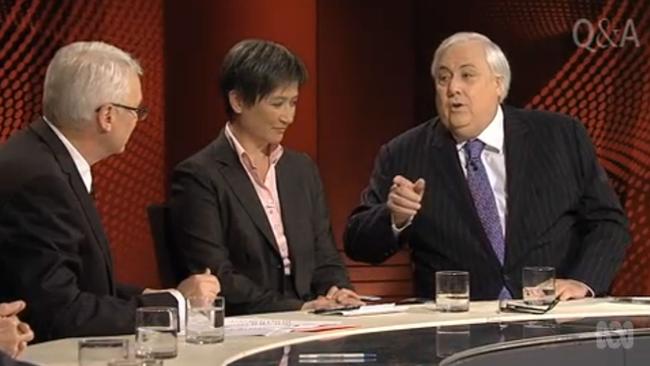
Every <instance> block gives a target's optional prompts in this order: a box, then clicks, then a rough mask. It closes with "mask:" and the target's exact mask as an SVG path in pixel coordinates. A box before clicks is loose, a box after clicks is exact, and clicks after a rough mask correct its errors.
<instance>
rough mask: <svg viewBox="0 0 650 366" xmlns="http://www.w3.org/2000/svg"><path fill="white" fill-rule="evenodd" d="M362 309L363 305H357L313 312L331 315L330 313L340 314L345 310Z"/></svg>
mask: <svg viewBox="0 0 650 366" xmlns="http://www.w3.org/2000/svg"><path fill="white" fill-rule="evenodd" d="M360 307H361V305H355V306H339V307H336V308H329V309H328V308H323V309H316V310H314V311H312V313H314V314H330V313H338V312H341V311H345V310H357V309H359V308H360Z"/></svg>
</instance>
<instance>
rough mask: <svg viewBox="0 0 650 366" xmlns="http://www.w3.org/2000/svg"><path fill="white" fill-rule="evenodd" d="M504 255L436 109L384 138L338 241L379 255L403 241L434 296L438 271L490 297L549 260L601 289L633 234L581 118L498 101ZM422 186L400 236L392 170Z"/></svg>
mask: <svg viewBox="0 0 650 366" xmlns="http://www.w3.org/2000/svg"><path fill="white" fill-rule="evenodd" d="M503 110H504V128H505V154H506V172H507V182H506V190H507V208H508V210H507V218H506V256H505V263H504V266H503V268H502V266H501V265H500V263H499V261H498V259H497V257H496V255H495V254H494V252H493V250H492V248H491V246H490V243H489V241H488V239H487V237H486V235H485V233H484V231H483V228H482V226H481V223H480V221H479V218H478V215H477V213H476V210H475V208H474V204H473V200H472V197H471V194H470V192H469V188H468V186H467V182H466V179H465V176H464V174H463V172H462V168H461V166H460V162H459V159H458V153H457V150H456V143H455V141H454V139H453V138H452V136H451V134H450V133H449V131H448V130H447V129H446V128H445V127H444V126H443V125H442V123H441V122H440V121H439V120H438V119H434V120H431V121H428V122H426V123H423V124H421V125H419V126H417V127H415V128H413V129H411V130H409V131H407V132H405V133H404V134H402V135H400V136H398V137H396V138H395V139H393V140H391V141H390V142H388V143H387V144H385V145H384V146H382V148H381V150H380V152H379V156H378V157H377V160H376V164H375V168H374V171H373V173H372V177H371V179H370V185H369V186H368V187H367V189H366V190H365V191H364V193H363V195H362V200H361V205H360V206H359V207H357V208H356V209H355V210H354V211H353V212H352V214H351V216H350V217H349V220H348V225H347V228H346V231H345V235H344V240H345V251H346V253H347V255H348V256H350V257H351V258H353V259H356V260H361V261H366V262H371V263H380V262H382V261H384V260H385V259H387V258H388V257H390V256H392V255H393V254H394V253H395V252H396V251H397V250H398V249H399V248H400V246H401V244H403V243H407V242H408V244H409V246H410V248H411V251H412V261H413V263H414V268H415V269H414V271H415V273H414V277H415V278H414V279H415V287H416V293H417V295H419V296H424V297H432V296H433V294H434V293H435V292H434V287H433V286H434V284H433V282H434V281H433V277H434V273H435V271H438V270H445V269H458V270H468V271H469V272H470V292H471V293H470V296H471V298H472V299H476V300H479V299H495V298H497V297H498V294H499V292H500V289H501V287H502V286H503V285H505V286H507V287H508V289H509V290H510V291H511V292H512V293H513V294H514V296H516V297H521V270H522V268H523V267H524V266H533V265H548V266H553V267H555V268H556V275H557V277H558V278H571V279H575V280H579V281H582V282H584V283H586V284H587V285H589V286H591V288H592V289H593V290H594V291H595V292H596V294H603V293H605V292H606V291H607V290H608V288H609V286H610V284H611V282H612V280H613V277H614V275H615V273H616V271H617V269H618V268H619V266H620V264H621V262H622V260H623V256H624V252H625V248H626V246H627V245H628V244H629V242H630V235H629V232H628V228H627V220H626V218H625V214H624V213H623V210H622V209H621V206H620V204H619V202H618V199H617V197H616V195H615V194H614V192H613V190H612V189H611V187H610V185H609V184H608V180H607V176H606V174H605V172H604V170H603V169H602V167H601V166H600V165H599V163H598V161H597V158H596V154H595V151H594V148H593V146H592V144H591V142H590V140H589V137H588V135H587V133H586V131H585V129H584V127H583V126H582V124H581V123H580V122H578V121H576V120H572V119H570V118H568V117H566V116H564V115H560V114H555V113H548V112H541V111H528V110H521V109H515V108H511V107H504V108H503ZM398 174H401V175H403V176H405V177H406V178H408V179H411V180H415V179H417V178H419V177H423V178H424V179H425V180H426V188H425V193H424V197H423V199H422V208H421V210H420V212H419V213H418V214H417V215H416V216H415V218H414V220H413V223H412V225H411V226H410V227H409V228H407V229H406V230H405V231H404V232H402V234H401V235H400V236H399V238H395V236H394V235H393V233H392V230H391V224H390V213H389V210H388V207H387V206H386V200H387V197H388V192H389V189H390V186H391V184H392V179H393V177H394V176H395V175H398Z"/></svg>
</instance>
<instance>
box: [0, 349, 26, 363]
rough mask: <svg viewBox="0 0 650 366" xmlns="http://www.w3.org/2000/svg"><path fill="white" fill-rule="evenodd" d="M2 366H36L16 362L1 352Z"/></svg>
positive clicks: (0, 360) (0, 361)
mask: <svg viewBox="0 0 650 366" xmlns="http://www.w3.org/2000/svg"><path fill="white" fill-rule="evenodd" d="M0 366H34V364H32V363H28V362H25V361H19V360H16V359H14V358H11V357H9V356H8V355H7V354H5V353H3V352H2V351H0Z"/></svg>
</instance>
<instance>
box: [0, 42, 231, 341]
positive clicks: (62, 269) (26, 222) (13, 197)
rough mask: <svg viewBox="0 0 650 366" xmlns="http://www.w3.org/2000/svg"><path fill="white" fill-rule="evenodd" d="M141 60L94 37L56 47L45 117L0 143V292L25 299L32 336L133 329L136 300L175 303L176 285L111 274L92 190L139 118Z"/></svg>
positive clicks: (190, 291) (209, 288)
mask: <svg viewBox="0 0 650 366" xmlns="http://www.w3.org/2000/svg"><path fill="white" fill-rule="evenodd" d="M141 74H142V69H141V68H140V66H139V64H138V63H137V61H135V60H134V59H133V58H131V56H129V55H128V54H127V53H125V52H124V51H122V50H120V49H118V48H116V47H114V46H111V45H108V44H105V43H102V42H77V43H72V44H70V45H67V46H65V47H63V48H61V49H60V50H59V51H58V52H57V53H56V55H55V56H54V58H53V59H52V61H51V62H50V65H49V66H48V69H47V73H46V76H45V84H44V90H43V117H42V118H39V119H38V120H36V121H35V122H33V123H32V124H30V125H29V126H28V127H26V128H25V129H23V130H22V131H20V132H17V133H15V134H14V135H13V136H12V137H11V138H10V139H9V140H8V141H7V143H6V144H5V145H4V146H2V147H0V171H1V172H2V174H1V175H0V283H2V285H0V301H11V300H13V299H23V300H25V301H26V302H27V303H28V305H29V306H28V307H27V309H26V311H25V312H24V314H21V316H22V317H23V318H24V320H25V321H27V322H29V324H30V325H31V327H32V328H33V329H34V332H35V334H36V339H37V340H38V341H44V340H51V339H56V338H63V337H72V336H99V335H111V334H124V333H132V332H133V330H134V318H135V309H136V308H137V307H139V306H146V305H176V304H178V303H179V301H182V296H181V295H180V294H179V293H178V291H175V290H168V291H165V292H153V291H151V290H145V289H143V288H139V287H135V286H127V285H123V284H120V283H117V282H116V281H115V279H114V276H113V263H112V257H111V253H110V246H109V243H108V239H107V237H106V234H105V232H104V229H103V228H102V224H101V221H100V218H99V214H98V212H97V209H96V207H95V203H94V201H93V200H92V198H91V196H90V194H89V193H90V192H91V186H92V179H93V177H92V173H91V170H90V167H91V166H92V165H93V164H95V163H97V162H99V161H100V160H103V159H105V158H107V157H109V156H111V155H113V154H118V153H121V152H122V151H124V148H125V146H126V143H127V141H128V140H129V137H130V136H131V133H132V132H133V130H134V129H135V126H136V124H137V122H138V121H139V120H142V119H144V118H145V117H146V114H147V111H146V109H145V108H143V107H140V105H141V102H142V91H141V86H140V75H141ZM178 290H179V291H180V293H182V294H183V295H185V296H188V295H191V296H195V295H199V296H216V294H217V293H218V292H219V283H218V281H217V279H216V278H215V277H214V276H212V275H210V274H209V272H207V273H205V274H198V275H192V276H190V277H188V279H186V280H185V281H183V282H181V283H180V285H179V286H178Z"/></svg>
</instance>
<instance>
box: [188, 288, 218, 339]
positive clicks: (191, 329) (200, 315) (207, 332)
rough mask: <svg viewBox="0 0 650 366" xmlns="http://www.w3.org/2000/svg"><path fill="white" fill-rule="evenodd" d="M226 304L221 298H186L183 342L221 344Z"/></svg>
mask: <svg viewBox="0 0 650 366" xmlns="http://www.w3.org/2000/svg"><path fill="white" fill-rule="evenodd" d="M225 310H226V303H225V300H224V298H223V297H221V296H217V298H216V299H213V298H209V297H188V298H187V323H186V327H185V332H186V333H185V342H187V343H194V344H210V343H219V342H223V339H224V316H225Z"/></svg>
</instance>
